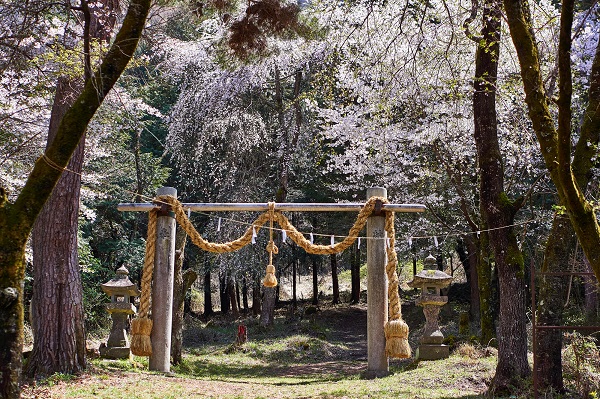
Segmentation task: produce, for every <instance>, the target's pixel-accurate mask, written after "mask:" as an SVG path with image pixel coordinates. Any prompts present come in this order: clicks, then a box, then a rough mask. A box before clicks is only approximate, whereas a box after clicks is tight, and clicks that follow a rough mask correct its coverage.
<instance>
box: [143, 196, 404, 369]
mask: <svg viewBox="0 0 600 399" xmlns="http://www.w3.org/2000/svg"><path fill="white" fill-rule="evenodd" d="M377 201H381V202H382V203H388V200H387V199H386V198H383V197H371V198H369V200H368V201H367V203H366V204H365V206H364V207H363V208H362V209H361V211H360V212H359V214H358V216H357V218H356V221H355V222H354V225H353V226H352V227H351V228H350V230H349V232H348V235H347V236H346V237H345V238H344V240H342V241H341V242H339V243H337V244H335V245H317V244H312V243H311V242H310V241H309V240H307V239H306V238H305V237H304V235H303V234H302V233H300V232H299V231H298V230H297V229H296V228H295V227H294V226H293V225H292V224H291V223H290V221H289V220H288V218H287V217H285V215H283V214H282V213H281V212H280V211H275V203H274V202H269V210H268V211H267V212H265V213H263V214H261V215H260V216H259V217H258V218H257V219H256V220H255V221H254V223H252V225H250V226H249V227H248V229H247V230H246V232H245V233H244V234H243V235H242V236H241V237H240V238H238V239H237V240H233V241H230V242H226V243H211V242H208V241H206V240H205V239H204V238H202V236H201V235H200V233H198V231H197V230H196V228H195V227H194V226H193V225H192V223H191V221H190V220H189V218H188V217H187V214H186V212H185V210H184V209H183V205H182V204H181V202H179V201H178V200H177V199H176V198H175V197H173V196H168V195H163V196H159V197H157V198H156V200H155V202H157V203H163V204H168V205H170V206H171V208H172V210H173V212H174V213H175V219H176V220H177V222H178V223H179V225H180V226H181V227H182V228H183V229H184V230H185V232H186V233H187V234H188V236H189V237H190V239H191V241H192V242H193V243H194V244H196V245H197V246H198V247H200V248H201V249H203V250H205V251H208V252H215V253H225V252H233V251H237V250H239V249H240V248H242V247H244V246H245V245H248V244H249V243H250V242H251V241H252V235H253V233H258V231H259V230H260V228H261V227H262V226H263V225H264V224H265V223H266V222H267V220H268V221H269V244H268V245H267V251H268V252H269V264H268V265H267V270H266V276H265V279H264V280H263V284H264V285H265V286H266V287H275V286H277V279H276V278H275V266H274V265H273V254H277V253H278V251H279V250H278V248H277V246H276V245H275V242H274V241H273V223H274V222H275V221H277V223H279V225H280V226H281V227H282V229H284V230H285V231H286V232H287V234H288V236H289V237H290V238H291V239H292V241H294V242H295V243H296V244H298V245H299V246H300V247H302V248H303V249H304V250H305V251H306V252H308V253H311V254H319V255H330V254H334V253H339V252H342V251H344V250H345V249H347V248H348V247H349V246H350V245H352V243H353V242H354V241H355V240H356V239H357V238H358V236H359V233H360V231H361V230H362V229H363V227H364V226H365V224H366V222H367V218H368V217H369V216H370V215H371V213H372V212H373V210H374V209H375V204H376V202H377ZM385 214H386V216H385V217H386V223H385V230H386V232H387V236H388V240H389V245H387V250H386V251H387V257H388V262H387V265H386V274H387V277H388V281H389V286H388V300H389V320H388V321H387V323H386V325H385V335H386V354H387V355H388V356H389V357H400V358H405V357H410V355H411V353H410V346H409V344H408V326H407V325H406V323H405V322H404V320H402V313H401V311H400V297H399V294H398V275H397V273H396V267H397V263H398V259H397V257H396V251H395V250H394V235H395V231H394V213H393V212H389V211H388V212H385ZM149 218H150V219H149V221H148V238H147V241H146V257H145V259H144V271H143V277H142V296H141V300H140V313H139V317H138V318H137V319H134V320H133V321H132V323H131V330H132V334H133V336H132V339H131V350H132V352H133V353H134V354H135V355H138V356H150V355H151V354H152V345H151V342H150V333H151V331H152V320H151V319H150V318H149V317H148V313H149V309H150V290H151V283H152V271H153V268H154V255H155V241H156V218H157V211H156V210H153V211H151V213H150V216H149Z"/></svg>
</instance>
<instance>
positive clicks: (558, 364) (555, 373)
mask: <svg viewBox="0 0 600 399" xmlns="http://www.w3.org/2000/svg"><path fill="white" fill-rule="evenodd" d="M575 244H576V239H575V232H574V231H573V227H572V226H571V222H570V221H569V218H568V217H567V216H566V215H561V214H558V213H557V214H555V215H554V220H553V221H552V229H551V230H550V235H549V236H548V241H547V242H546V249H545V252H544V263H543V265H542V270H541V271H542V273H552V272H561V271H565V270H566V267H567V265H569V263H570V256H571V254H572V252H573V250H574V248H575ZM538 281H539V284H538V287H539V294H538V300H537V304H534V305H537V324H539V325H547V326H558V325H561V324H563V308H564V304H565V300H566V296H565V292H566V282H567V279H566V278H565V277H553V276H545V275H543V274H542V275H541V276H540V278H539V279H538ZM562 342H563V332H562V331H560V330H538V332H537V348H536V368H537V370H535V372H536V374H537V379H538V382H539V387H540V388H541V389H542V390H545V389H548V388H553V389H554V390H556V391H557V392H563V391H564V385H563V376H562V355H561V351H562Z"/></svg>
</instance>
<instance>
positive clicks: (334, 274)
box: [329, 254, 340, 305]
mask: <svg viewBox="0 0 600 399" xmlns="http://www.w3.org/2000/svg"><path fill="white" fill-rule="evenodd" d="M329 259H330V261H331V282H332V285H333V304H334V305H336V304H338V303H340V285H339V282H338V267H337V254H331V255H329Z"/></svg>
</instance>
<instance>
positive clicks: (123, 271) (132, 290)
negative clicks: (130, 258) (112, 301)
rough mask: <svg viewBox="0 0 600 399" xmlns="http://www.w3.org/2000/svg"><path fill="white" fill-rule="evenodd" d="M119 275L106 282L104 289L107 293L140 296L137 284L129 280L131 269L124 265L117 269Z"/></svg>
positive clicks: (102, 285)
mask: <svg viewBox="0 0 600 399" xmlns="http://www.w3.org/2000/svg"><path fill="white" fill-rule="evenodd" d="M116 273H117V276H116V277H115V278H113V279H111V280H110V281H107V282H106V283H104V284H101V287H102V291H104V292H105V293H106V294H107V295H111V296H112V295H123V296H125V295H126V296H139V295H140V290H139V289H138V288H137V285H135V284H134V283H132V282H131V280H129V277H128V276H129V270H127V268H126V267H125V266H124V265H123V266H121V267H119V268H118V269H117V272H116Z"/></svg>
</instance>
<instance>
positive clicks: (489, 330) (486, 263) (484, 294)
mask: <svg viewBox="0 0 600 399" xmlns="http://www.w3.org/2000/svg"><path fill="white" fill-rule="evenodd" d="M491 252H492V251H491V248H490V240H489V237H488V233H487V232H485V231H484V232H482V233H481V234H480V237H479V252H478V254H477V256H478V257H479V260H478V261H477V280H478V285H479V323H480V327H481V337H480V340H481V343H482V344H483V345H489V344H490V343H491V342H492V339H493V338H494V337H495V336H496V328H495V327H494V301H495V297H494V295H493V292H494V290H493V288H492V284H493V279H492V260H491V259H490V258H491Z"/></svg>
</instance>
